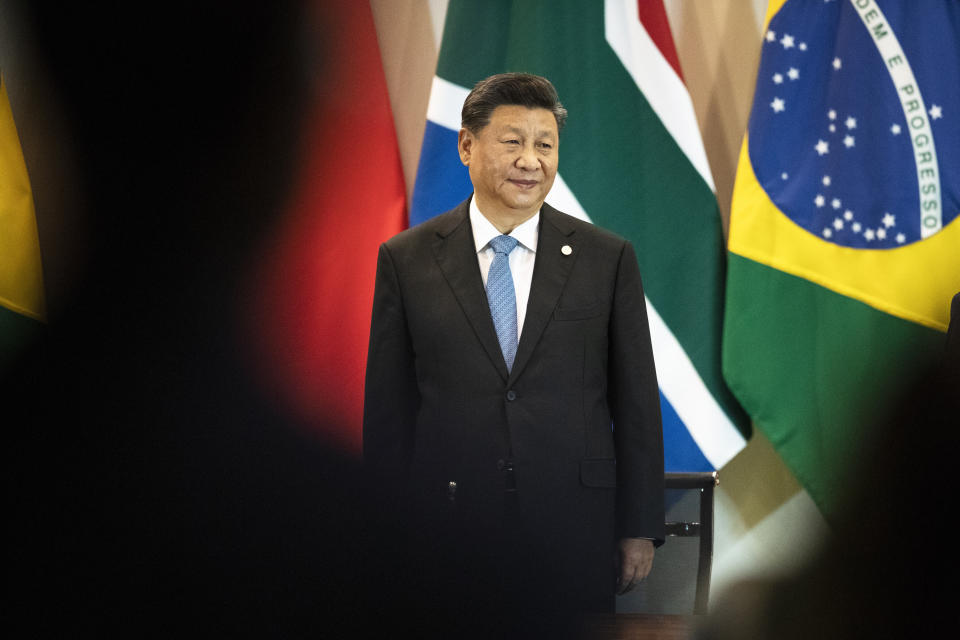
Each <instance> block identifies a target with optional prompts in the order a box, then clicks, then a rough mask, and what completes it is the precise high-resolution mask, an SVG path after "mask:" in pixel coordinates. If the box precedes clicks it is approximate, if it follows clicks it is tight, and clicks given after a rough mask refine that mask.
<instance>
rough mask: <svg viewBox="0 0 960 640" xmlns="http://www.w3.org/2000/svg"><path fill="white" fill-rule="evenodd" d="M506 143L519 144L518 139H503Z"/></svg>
mask: <svg viewBox="0 0 960 640" xmlns="http://www.w3.org/2000/svg"><path fill="white" fill-rule="evenodd" d="M504 142H505V143H506V144H520V141H519V140H504Z"/></svg>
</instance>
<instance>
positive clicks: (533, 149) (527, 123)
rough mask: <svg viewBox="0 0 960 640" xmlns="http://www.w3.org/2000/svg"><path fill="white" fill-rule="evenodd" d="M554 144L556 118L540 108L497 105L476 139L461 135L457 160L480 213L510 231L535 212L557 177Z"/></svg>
mask: <svg viewBox="0 0 960 640" xmlns="http://www.w3.org/2000/svg"><path fill="white" fill-rule="evenodd" d="M559 141H560V136H559V133H558V130H557V121H556V118H554V116H553V113H551V112H550V111H549V110H547V109H543V108H541V107H534V108H529V107H524V106H521V105H501V106H499V107H497V108H496V109H494V110H493V113H492V114H491V115H490V122H489V123H488V124H487V126H485V127H484V128H483V129H481V130H480V131H479V132H478V133H472V132H470V131H469V130H467V129H461V130H460V138H459V149H460V160H461V161H462V162H463V164H465V165H467V167H468V169H469V171H470V181H471V182H473V189H474V192H475V194H476V195H475V197H476V199H477V207H478V208H479V209H480V211H481V212H482V213H484V215H486V216H488V217H494V218H498V219H500V220H501V221H507V220H509V221H511V222H513V223H514V224H513V225H512V226H516V225H518V224H520V223H521V222H523V221H525V220H527V219H529V218H530V217H531V216H533V215H534V214H535V213H536V212H537V211H539V210H540V205H542V204H543V199H544V198H546V197H547V193H548V192H549V191H550V187H552V186H553V179H554V178H555V177H556V175H557V161H558V153H557V151H558V145H559ZM494 223H495V224H496V221H494Z"/></svg>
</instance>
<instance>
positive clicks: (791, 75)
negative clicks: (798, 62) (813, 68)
mask: <svg viewBox="0 0 960 640" xmlns="http://www.w3.org/2000/svg"><path fill="white" fill-rule="evenodd" d="M787 77H788V78H790V79H791V80H796V79H797V78H799V77H800V70H799V69H797V68H796V67H790V70H789V71H787Z"/></svg>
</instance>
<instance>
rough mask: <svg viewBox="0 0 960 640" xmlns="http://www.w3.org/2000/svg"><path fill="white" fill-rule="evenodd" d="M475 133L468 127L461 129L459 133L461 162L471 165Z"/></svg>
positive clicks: (458, 142)
mask: <svg viewBox="0 0 960 640" xmlns="http://www.w3.org/2000/svg"><path fill="white" fill-rule="evenodd" d="M473 141H474V137H473V134H472V133H470V130H469V129H467V128H462V129H460V133H459V134H458V135H457V150H459V151H460V162H462V163H463V164H465V165H466V166H468V167H469V166H470V154H471V153H472V152H473Z"/></svg>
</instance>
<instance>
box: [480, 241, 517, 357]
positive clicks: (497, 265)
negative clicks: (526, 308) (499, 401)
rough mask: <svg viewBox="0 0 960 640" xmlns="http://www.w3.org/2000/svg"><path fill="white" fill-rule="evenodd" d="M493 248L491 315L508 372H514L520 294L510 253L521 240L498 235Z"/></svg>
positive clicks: (489, 275)
mask: <svg viewBox="0 0 960 640" xmlns="http://www.w3.org/2000/svg"><path fill="white" fill-rule="evenodd" d="M490 247H491V248H492V249H493V250H494V251H495V252H496V255H495V256H494V257H493V263H492V264H491V265H490V271H489V272H488V273H487V302H489V303H490V315H491V316H493V327H494V328H495V329H496V330H497V339H498V340H500V350H501V351H503V359H504V361H505V362H506V363H507V371H510V370H511V369H513V359H514V358H515V357H516V355H517V294H516V292H515V291H514V288H513V274H512V273H510V252H511V251H513V250H514V249H515V248H516V247H517V239H516V238H511V237H510V236H497V237H496V238H494V239H492V240H491V241H490Z"/></svg>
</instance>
